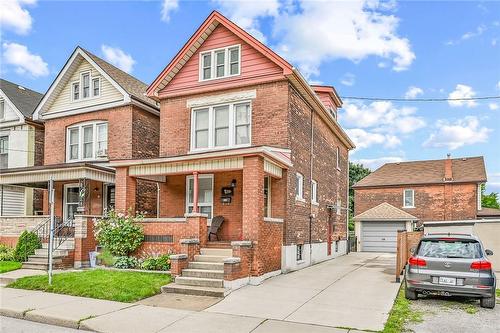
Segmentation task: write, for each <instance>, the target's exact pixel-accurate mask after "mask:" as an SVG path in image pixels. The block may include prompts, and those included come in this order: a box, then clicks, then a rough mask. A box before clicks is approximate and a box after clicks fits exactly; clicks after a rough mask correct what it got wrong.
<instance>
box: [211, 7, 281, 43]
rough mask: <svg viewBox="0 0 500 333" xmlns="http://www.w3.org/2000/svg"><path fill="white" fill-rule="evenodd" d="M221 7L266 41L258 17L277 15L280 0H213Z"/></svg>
mask: <svg viewBox="0 0 500 333" xmlns="http://www.w3.org/2000/svg"><path fill="white" fill-rule="evenodd" d="M213 1H214V2H215V3H216V4H217V5H218V6H219V7H220V9H221V11H222V13H224V14H225V15H227V16H228V18H229V19H230V20H231V21H234V22H235V23H236V24H237V25H239V26H240V27H242V28H243V29H245V30H246V31H247V32H248V33H250V34H251V35H252V36H254V37H255V38H257V39H258V40H260V41H261V42H263V43H265V42H266V37H265V36H264V34H263V33H262V32H261V31H260V30H259V22H258V19H259V18H261V17H266V16H272V17H275V16H277V15H278V13H279V8H280V2H279V1H278V0H267V1H262V0H261V1H251V0H243V1H241V0H240V1H234V0H213Z"/></svg>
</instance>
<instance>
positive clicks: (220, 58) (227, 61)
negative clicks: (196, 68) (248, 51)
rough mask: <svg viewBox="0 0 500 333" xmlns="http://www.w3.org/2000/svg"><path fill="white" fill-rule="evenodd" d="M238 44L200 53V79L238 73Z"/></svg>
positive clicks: (239, 56) (204, 79)
mask: <svg viewBox="0 0 500 333" xmlns="http://www.w3.org/2000/svg"><path fill="white" fill-rule="evenodd" d="M240 53H241V52H240V45H234V46H230V47H226V48H222V49H216V50H210V51H206V52H201V53H200V81H206V80H213V79H220V78H224V77H229V76H235V75H239V74H240V63H241V61H240V59H241V55H240Z"/></svg>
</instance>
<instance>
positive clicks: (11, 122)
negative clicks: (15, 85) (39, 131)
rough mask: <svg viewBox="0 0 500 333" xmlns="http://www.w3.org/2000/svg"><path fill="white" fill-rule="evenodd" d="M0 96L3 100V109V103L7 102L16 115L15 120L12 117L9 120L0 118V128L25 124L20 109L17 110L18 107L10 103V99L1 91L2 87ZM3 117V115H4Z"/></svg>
mask: <svg viewBox="0 0 500 333" xmlns="http://www.w3.org/2000/svg"><path fill="white" fill-rule="evenodd" d="M0 97H2V98H3V100H4V110H5V104H7V105H8V106H9V107H10V108H11V109H12V110H14V113H15V114H16V115H17V117H18V119H17V120H14V119H12V120H9V121H5V120H2V122H1V123H0V128H3V127H10V126H16V125H23V124H25V117H24V115H23V114H22V112H21V111H19V109H18V108H17V107H16V106H15V105H14V103H12V101H11V100H10V99H9V97H8V96H7V95H6V94H5V93H4V92H3V90H2V89H0ZM5 102H7V103H5ZM4 112H5V111H4ZM4 119H5V116H4Z"/></svg>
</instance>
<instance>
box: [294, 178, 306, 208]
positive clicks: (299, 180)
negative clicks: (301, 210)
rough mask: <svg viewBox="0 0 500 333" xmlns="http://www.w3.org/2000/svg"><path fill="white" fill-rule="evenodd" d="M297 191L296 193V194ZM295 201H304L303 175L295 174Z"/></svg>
mask: <svg viewBox="0 0 500 333" xmlns="http://www.w3.org/2000/svg"><path fill="white" fill-rule="evenodd" d="M297 189H298V193H297ZM295 200H297V201H304V202H305V199H304V175H302V174H301V173H300V172H296V173H295Z"/></svg>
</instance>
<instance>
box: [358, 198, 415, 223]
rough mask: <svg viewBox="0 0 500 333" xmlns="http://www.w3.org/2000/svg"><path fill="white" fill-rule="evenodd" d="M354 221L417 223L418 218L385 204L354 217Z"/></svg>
mask: <svg viewBox="0 0 500 333" xmlns="http://www.w3.org/2000/svg"><path fill="white" fill-rule="evenodd" d="M354 220H355V221H417V220H418V218H417V217H415V216H413V215H411V214H409V213H407V212H405V211H404V210H401V209H399V208H396V207H394V206H393V205H391V204H388V203H387V202H383V203H381V204H380V205H378V206H375V207H373V208H370V209H368V210H367V211H364V212H363V213H361V214H358V215H356V216H354Z"/></svg>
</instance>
